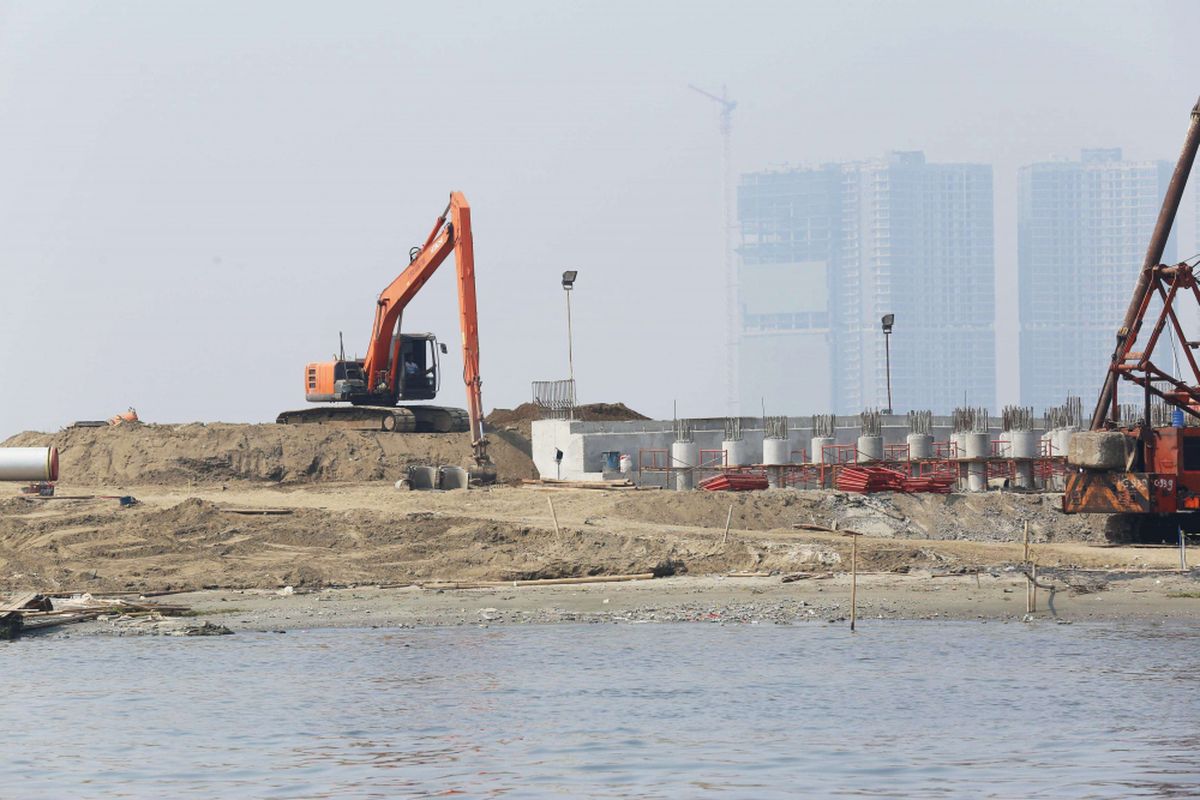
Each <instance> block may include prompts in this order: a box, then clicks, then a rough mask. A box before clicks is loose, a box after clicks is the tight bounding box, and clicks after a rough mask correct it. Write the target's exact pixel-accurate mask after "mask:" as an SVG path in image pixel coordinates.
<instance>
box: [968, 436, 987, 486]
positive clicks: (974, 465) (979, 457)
mask: <svg viewBox="0 0 1200 800" xmlns="http://www.w3.org/2000/svg"><path fill="white" fill-rule="evenodd" d="M962 446H963V451H964V452H965V454H966V455H965V456H964V458H966V459H967V460H968V461H969V462H970V463H968V464H967V491H969V492H982V491H985V490H986V489H987V461H986V459H987V458H988V456H990V455H991V454H992V439H991V437H990V436H989V435H988V434H987V433H984V432H971V433H964V434H962Z"/></svg>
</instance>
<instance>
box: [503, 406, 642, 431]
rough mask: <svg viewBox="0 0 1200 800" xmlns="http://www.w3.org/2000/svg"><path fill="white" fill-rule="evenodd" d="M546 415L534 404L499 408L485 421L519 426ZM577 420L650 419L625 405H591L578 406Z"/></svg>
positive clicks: (576, 411)
mask: <svg viewBox="0 0 1200 800" xmlns="http://www.w3.org/2000/svg"><path fill="white" fill-rule="evenodd" d="M545 418H546V413H545V411H543V409H542V408H541V407H540V406H537V405H535V404H533V403H522V404H521V405H519V406H517V407H516V408H497V409H494V410H493V411H492V413H491V414H488V415H487V417H486V418H485V421H486V422H487V423H488V424H489V425H492V426H496V427H499V426H501V425H519V424H520V423H522V422H533V421H534V420H539V419H545ZM575 419H579V420H583V421H585V422H624V421H628V420H639V419H650V418H649V417H647V416H645V415H643V414H639V413H638V412H636V411H634V410H633V409H632V408H629V407H628V406H627V405H625V404H624V403H589V404H588V405H583V406H576V408H575Z"/></svg>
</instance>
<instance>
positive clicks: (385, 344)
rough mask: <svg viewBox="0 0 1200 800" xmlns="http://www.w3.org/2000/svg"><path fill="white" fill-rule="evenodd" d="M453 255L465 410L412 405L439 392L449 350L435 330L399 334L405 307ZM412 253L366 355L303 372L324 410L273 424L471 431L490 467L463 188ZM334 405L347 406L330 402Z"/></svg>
mask: <svg viewBox="0 0 1200 800" xmlns="http://www.w3.org/2000/svg"><path fill="white" fill-rule="evenodd" d="M451 255H453V256H454V262H455V267H456V272H457V279H458V310H459V326H460V329H461V334H462V347H463V381H464V382H465V384H466V389H467V408H466V409H465V410H464V409H457V408H446V407H442V406H431V405H407V403H408V402H409V401H413V400H416V401H420V400H432V399H433V398H435V397H436V396H437V393H438V390H439V389H440V387H441V369H440V359H439V355H441V354H444V353H446V352H447V349H446V346H445V345H444V344H440V343H439V342H438V341H437V338H436V337H435V336H434V335H433V334H430V333H416V334H410V333H402V332H401V331H400V324H401V321H402V318H403V315H404V310H405V308H406V307H407V306H408V304H409V303H410V302H412V300H413V298H414V297H416V296H417V293H418V292H420V290H421V288H422V287H423V286H424V285H425V284H426V282H427V281H428V280H429V279H430V278H431V277H433V274H434V273H435V272H436V271H437V269H438V267H439V266H441V264H442V263H443V262H444V261H445V260H446V259H447V258H449V257H450V256H451ZM409 257H410V261H409V264H408V266H407V267H406V268H405V269H404V270H403V271H401V273H400V274H399V275H397V276H396V277H395V279H393V280H392V282H391V283H389V284H388V285H387V287H386V288H384V290H383V291H382V292H380V293H379V297H378V299H377V300H376V303H375V319H374V322H373V324H372V326H371V338H370V340H369V342H368V345H367V351H366V353H367V354H366V356H365V357H363V358H354V359H347V358H346V357H345V352H344V351H342V352H341V353H340V354H339V356H338V357H336V358H335V359H334V360H332V361H324V362H314V363H311V364H308V365H307V366H306V367H305V369H304V395H305V400H307V401H308V402H310V403H320V404H323V407H321V408H309V409H303V410H298V411H285V412H283V413H282V414H280V415H279V416H278V418H277V420H276V421H277V422H279V423H284V424H300V423H331V422H336V423H349V424H353V425H362V426H365V427H368V428H374V429H380V430H385V431H396V432H405V431H428V432H439V433H448V432H453V431H468V432H470V434H471V446H472V450H473V453H474V458H475V462H476V464H477V465H478V466H479V467H481V468H485V469H486V468H489V467H490V465H491V462H490V460H489V458H488V455H487V439H486V437H485V436H484V433H483V397H482V380H481V378H480V374H479V316H478V311H477V309H476V298H475V252H474V243H473V239H472V234H471V207H470V205H469V204H468V203H467V199H466V197H464V196H463V194H462V193H461V192H452V193H451V194H450V203H449V204H448V205H447V206H446V209H445V211H443V212H442V214H441V215H440V216H439V217H438V218H437V221H436V222H435V223H434V225H433V229H432V230H431V231H430V232H429V235H428V236H427V237H426V239H425V242H424V244H422V245H421V246H419V247H414V248H413V250H412V251H411V252H410V254H409ZM332 403H343V404H346V405H328V404H332Z"/></svg>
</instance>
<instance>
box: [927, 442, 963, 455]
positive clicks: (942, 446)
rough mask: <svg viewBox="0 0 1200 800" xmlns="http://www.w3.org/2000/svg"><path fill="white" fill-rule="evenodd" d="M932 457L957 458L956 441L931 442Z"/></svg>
mask: <svg viewBox="0 0 1200 800" xmlns="http://www.w3.org/2000/svg"><path fill="white" fill-rule="evenodd" d="M933 457H934V458H948V459H957V458H958V442H955V441H945V442H934V443H933Z"/></svg>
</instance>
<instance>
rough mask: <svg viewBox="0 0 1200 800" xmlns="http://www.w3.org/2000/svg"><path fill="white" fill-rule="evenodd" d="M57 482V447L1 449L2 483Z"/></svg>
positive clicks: (0, 467) (0, 475) (0, 479)
mask: <svg viewBox="0 0 1200 800" xmlns="http://www.w3.org/2000/svg"><path fill="white" fill-rule="evenodd" d="M56 480H58V448H57V447H0V481H56Z"/></svg>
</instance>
